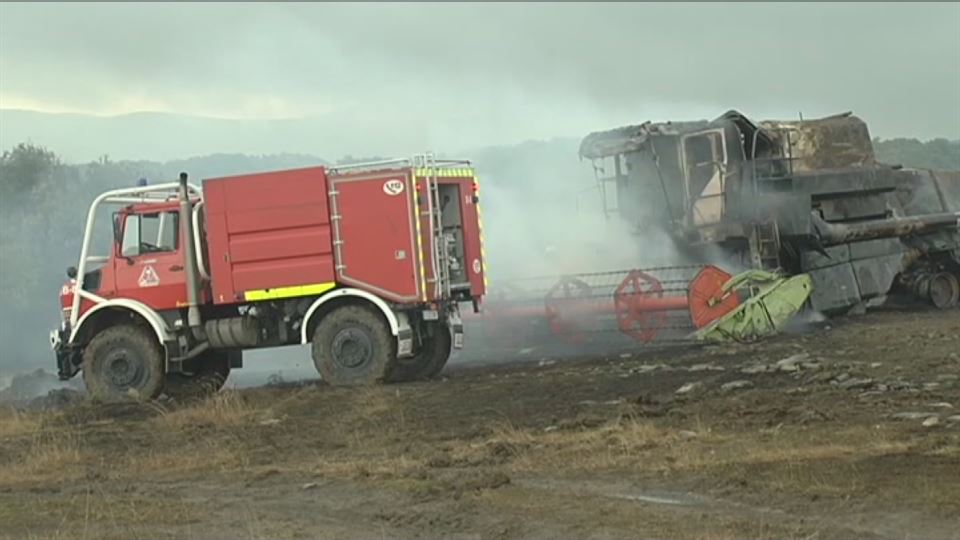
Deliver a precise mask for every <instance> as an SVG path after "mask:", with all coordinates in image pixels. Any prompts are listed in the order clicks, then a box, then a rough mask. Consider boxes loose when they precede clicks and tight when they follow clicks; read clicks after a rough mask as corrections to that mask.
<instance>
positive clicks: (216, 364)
mask: <svg viewBox="0 0 960 540" xmlns="http://www.w3.org/2000/svg"><path fill="white" fill-rule="evenodd" d="M190 370H191V371H192V373H190V374H187V373H167V374H166V375H165V376H164V380H163V393H164V394H166V395H168V396H170V397H172V398H173V399H175V400H178V401H185V400H190V399H196V398H201V397H204V396H207V395H210V394H213V393H215V392H217V391H218V390H220V389H221V388H223V385H224V384H225V383H226V382H227V377H229V376H230V355H229V353H227V351H222V350H220V351H207V352H205V353H204V354H201V355H200V356H198V357H197V358H194V359H193V360H192V365H191V366H190Z"/></svg>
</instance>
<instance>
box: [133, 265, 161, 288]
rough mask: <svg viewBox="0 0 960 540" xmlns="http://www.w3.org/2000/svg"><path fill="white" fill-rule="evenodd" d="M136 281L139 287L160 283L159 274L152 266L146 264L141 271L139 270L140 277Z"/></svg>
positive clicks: (153, 285)
mask: <svg viewBox="0 0 960 540" xmlns="http://www.w3.org/2000/svg"><path fill="white" fill-rule="evenodd" d="M137 283H139V284H140V286H141V287H156V286H157V285H159V284H160V276H158V275H157V271H156V270H154V269H153V267H152V266H150V265H147V266H144V267H143V272H140V279H138V280H137Z"/></svg>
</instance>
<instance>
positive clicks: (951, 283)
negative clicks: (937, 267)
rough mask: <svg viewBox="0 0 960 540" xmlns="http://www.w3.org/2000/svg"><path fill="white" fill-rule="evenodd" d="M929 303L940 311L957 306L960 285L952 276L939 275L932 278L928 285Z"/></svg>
mask: <svg viewBox="0 0 960 540" xmlns="http://www.w3.org/2000/svg"><path fill="white" fill-rule="evenodd" d="M929 295H930V301H931V302H932V303H933V305H934V306H936V307H938V308H940V309H949V308H952V307H953V306H955V305H957V299H958V296H960V284H958V283H957V278H955V277H954V276H953V275H952V274H947V273H945V272H944V273H940V274H937V275H935V276H933V279H932V280H931V281H930V285H929Z"/></svg>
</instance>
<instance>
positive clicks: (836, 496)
mask: <svg viewBox="0 0 960 540" xmlns="http://www.w3.org/2000/svg"><path fill="white" fill-rule="evenodd" d="M958 377H960V311H952V312H930V311H923V312H920V311H885V312H879V313H871V314H868V315H865V316H861V317H857V318H852V319H848V320H844V321H833V322H830V323H829V324H827V325H823V326H822V327H820V328H818V329H817V330H815V331H813V332H811V333H807V334H804V335H793V336H782V337H779V338H776V339H773V340H769V341H766V342H763V343H759V344H753V345H731V346H713V347H689V348H683V349H659V350H647V351H642V352H638V353H635V354H630V355H619V354H617V355H612V356H611V357H605V358H599V357H598V358H590V359H573V360H565V361H552V360H551V359H540V360H539V361H537V360H534V361H531V362H526V363H522V364H498V365H486V366H456V365H454V366H451V368H450V369H449V372H448V373H447V374H446V377H445V378H444V379H442V380H439V381H434V382H429V383H416V384H404V385H392V386H384V387H376V388H363V389H352V390H351V389H339V388H330V387H327V386H325V385H322V384H316V383H308V384H298V385H288V386H284V387H268V388H258V389H251V390H243V391H225V392H221V393H220V394H218V395H216V396H214V397H212V398H210V399H209V400H207V401H204V402H201V403H198V404H192V405H179V406H178V405H174V404H169V403H140V404H124V405H120V406H118V405H113V406H105V405H93V404H89V403H81V404H78V405H73V406H70V407H69V408H66V409H63V410H60V411H55V412H17V411H15V410H13V409H10V408H9V407H7V408H6V409H4V410H3V412H0V538H8V539H17V540H19V539H30V538H33V539H47V538H62V539H81V540H85V539H135V538H143V539H154V538H178V539H179V538H197V539H224V540H234V539H246V538H249V539H287V538H305V539H306V538H309V539H314V538H324V539H326V538H330V539H334V538H337V539H339V538H362V539H366V538H370V539H382V538H451V539H463V540H466V539H488V538H489V539H513V538H533V539H554V538H592V539H607V538H610V539H613V538H631V539H634V538H644V539H647V538H649V539H653V538H657V539H671V538H683V539H727V538H729V539H733V538H737V539H742V538H777V539H780V538H797V539H888V538H889V539H960V380H958ZM678 391H679V392H678Z"/></svg>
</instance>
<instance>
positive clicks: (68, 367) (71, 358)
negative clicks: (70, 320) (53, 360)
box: [50, 326, 80, 381]
mask: <svg viewBox="0 0 960 540" xmlns="http://www.w3.org/2000/svg"><path fill="white" fill-rule="evenodd" d="M69 339H70V332H69V331H68V329H67V328H66V327H65V326H63V327H61V328H60V329H59V330H51V331H50V348H51V349H53V354H54V355H56V357H57V376H59V377H60V380H62V381H65V380H67V379H70V378H72V377H73V376H74V375H76V374H77V373H78V372H79V371H80V362H78V361H77V351H76V350H75V349H74V348H73V347H70V346H69V345H68V344H67V340H69Z"/></svg>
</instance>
